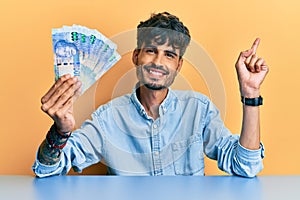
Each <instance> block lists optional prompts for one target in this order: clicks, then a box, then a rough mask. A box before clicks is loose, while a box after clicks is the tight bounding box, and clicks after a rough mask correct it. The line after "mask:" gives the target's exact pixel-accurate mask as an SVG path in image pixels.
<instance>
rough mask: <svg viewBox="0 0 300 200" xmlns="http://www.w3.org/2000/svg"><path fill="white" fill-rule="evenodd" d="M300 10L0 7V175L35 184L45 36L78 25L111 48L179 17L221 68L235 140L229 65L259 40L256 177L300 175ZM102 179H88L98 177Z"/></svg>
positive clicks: (257, 5)
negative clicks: (166, 15)
mask: <svg viewBox="0 0 300 200" xmlns="http://www.w3.org/2000/svg"><path fill="white" fill-rule="evenodd" d="M299 10H300V2H299V1H296V0H286V1H279V0H264V1H259V0H253V1H240V0H226V1H225V0H211V1H203V0H200V1H196V0H194V1H192V0H185V1H179V0H173V1H162V0H152V1H145V0H140V1H137V0H128V1H121V0H119V1H116V0H110V1H100V0H85V1H79V0H64V1H61V0H51V1H37V0H27V1H17V0H1V2H0V22H1V23H0V26H1V32H0V45H1V49H0V58H1V59H0V60H1V72H0V110H1V115H0V123H1V125H0V137H1V139H0V157H1V162H0V163H1V164H0V174H32V171H31V165H32V163H33V161H34V158H35V152H36V150H37V147H38V145H39V144H40V143H41V141H42V140H43V139H44V137H45V134H46V132H47V130H48V129H49V127H50V126H51V124H52V121H51V120H50V118H49V117H48V116H46V115H45V114H44V113H42V111H41V110H40V106H41V104H40V98H41V97H42V95H43V94H44V93H45V92H46V91H47V90H48V88H49V87H50V86H51V85H52V83H53V80H54V73H53V53H52V43H51V29H52V28H54V27H61V26H63V25H72V24H74V23H75V24H80V25H84V26H87V27H90V28H96V29H98V30H99V31H100V32H102V33H103V34H105V35H106V36H107V37H110V38H113V37H114V36H116V35H118V34H120V33H122V32H124V31H128V30H132V29H134V28H135V27H136V25H137V24H138V23H139V22H140V21H141V20H144V19H146V18H148V17H149V16H150V14H151V13H152V12H160V11H169V12H171V13H173V14H175V15H177V16H178V17H180V19H181V20H182V21H183V22H184V23H185V24H186V25H187V26H188V27H189V29H190V31H191V35H192V39H193V41H195V42H197V43H198V44H199V45H200V46H201V47H202V48H203V49H204V50H205V52H206V53H207V55H208V56H209V57H210V58H211V59H212V60H213V62H214V64H215V66H217V69H218V71H219V73H220V76H221V79H222V81H223V86H224V89H225V95H226V96H225V101H224V104H225V107H226V112H225V113H226V114H225V115H224V118H225V123H226V125H227V127H228V128H229V129H230V130H231V131H232V132H234V133H238V132H239V131H240V127H241V115H242V113H241V109H242V106H241V103H240V96H239V90H238V83H237V78H236V73H235V69H234V63H235V61H236V59H237V56H238V54H239V52H240V51H242V50H245V49H248V48H250V47H251V44H252V42H253V41H254V39H255V38H256V37H260V38H261V44H260V47H259V49H258V54H259V55H261V56H263V57H264V58H265V59H266V60H267V63H268V65H269V66H270V70H271V71H270V73H269V74H268V77H267V79H266V80H265V82H264V84H263V87H262V95H263V97H264V104H265V105H264V106H262V107H261V124H262V125H261V132H262V140H263V143H264V145H265V147H266V157H265V159H264V164H265V169H264V170H263V171H262V172H261V173H260V174H277V175H278V174H300V158H299V140H300V136H299V130H298V125H299V111H300V107H299V98H300V95H299V94H298V92H299V91H300V88H299V87H300V84H299V75H300V68H299V66H300V61H299V53H300V52H299V47H300V39H299V35H300V20H299V19H300V12H299ZM129 58H130V52H128V53H127V54H124V55H123V59H122V60H121V61H120V62H119V63H118V64H117V65H116V66H114V67H113V68H112V69H111V70H110V71H109V72H108V73H106V74H105V75H104V76H103V78H102V79H101V80H100V81H99V82H98V85H97V84H96V85H95V86H93V88H92V89H93V91H88V92H90V93H88V92H87V94H85V95H84V98H82V99H81V100H79V102H78V105H79V107H78V105H77V108H76V110H78V112H77V113H76V116H77V118H78V121H82V120H83V119H84V118H86V117H88V115H89V114H88V113H89V112H91V109H92V108H94V107H95V106H98V105H100V104H102V103H104V102H106V101H107V100H109V99H110V98H111V96H112V91H113V90H114V86H115V85H116V83H117V82H118V80H120V78H121V77H122V76H123V75H124V73H126V72H127V71H128V70H130V69H132V67H133V65H132V64H131V63H130V62H129V60H130V59H129ZM181 76H182V77H184V79H185V80H188V81H189V83H191V84H192V88H193V89H195V90H197V91H200V92H202V93H204V94H206V95H208V96H210V95H211V93H210V91H209V90H208V87H209V86H208V85H206V83H205V81H203V80H204V79H205V77H201V76H199V74H197V73H194V71H193V68H192V67H191V64H190V63H188V62H185V64H184V67H183V70H182V72H181ZM83 105H84V106H86V108H85V107H83ZM207 165H208V166H207V168H206V173H207V174H221V173H220V172H219V170H218V169H217V168H216V164H215V162H213V161H207ZM98 170H99V166H96V167H93V168H90V169H87V170H86V171H85V172H84V173H93V174H95V173H96V174H98V173H103V170H99V171H98Z"/></svg>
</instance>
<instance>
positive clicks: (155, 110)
mask: <svg viewBox="0 0 300 200" xmlns="http://www.w3.org/2000/svg"><path fill="white" fill-rule="evenodd" d="M137 94H138V99H139V100H140V102H141V104H142V105H143V106H144V108H145V110H146V112H147V114H148V115H149V116H151V117H152V118H153V119H154V120H155V119H157V118H158V117H159V106H160V104H161V103H162V102H163V100H164V99H165V98H166V96H167V94H168V89H167V88H165V89H161V90H151V89H148V88H146V87H145V86H143V85H142V86H141V87H140V88H139V89H138V93H137Z"/></svg>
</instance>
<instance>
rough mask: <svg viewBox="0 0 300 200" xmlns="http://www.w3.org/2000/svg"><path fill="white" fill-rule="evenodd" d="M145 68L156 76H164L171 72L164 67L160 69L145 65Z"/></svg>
mask: <svg viewBox="0 0 300 200" xmlns="http://www.w3.org/2000/svg"><path fill="white" fill-rule="evenodd" d="M144 69H145V70H146V71H147V72H148V73H149V74H152V75H154V76H164V75H168V74H169V72H168V71H166V70H164V69H158V68H156V67H149V66H145V67H144Z"/></svg>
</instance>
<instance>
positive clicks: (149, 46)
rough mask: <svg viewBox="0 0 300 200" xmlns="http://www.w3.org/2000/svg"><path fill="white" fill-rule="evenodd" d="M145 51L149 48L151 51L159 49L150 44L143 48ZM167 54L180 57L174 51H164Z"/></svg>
mask: <svg viewBox="0 0 300 200" xmlns="http://www.w3.org/2000/svg"><path fill="white" fill-rule="evenodd" d="M143 48H144V49H147V48H151V49H158V48H157V46H155V45H152V44H148V45H145V46H144V47H143ZM164 52H165V53H170V54H172V55H174V56H176V57H178V54H177V53H176V52H175V51H174V50H164Z"/></svg>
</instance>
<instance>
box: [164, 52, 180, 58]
mask: <svg viewBox="0 0 300 200" xmlns="http://www.w3.org/2000/svg"><path fill="white" fill-rule="evenodd" d="M165 55H166V57H168V58H170V59H174V58H176V56H177V55H176V54H175V53H173V52H171V51H166V53H165Z"/></svg>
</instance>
